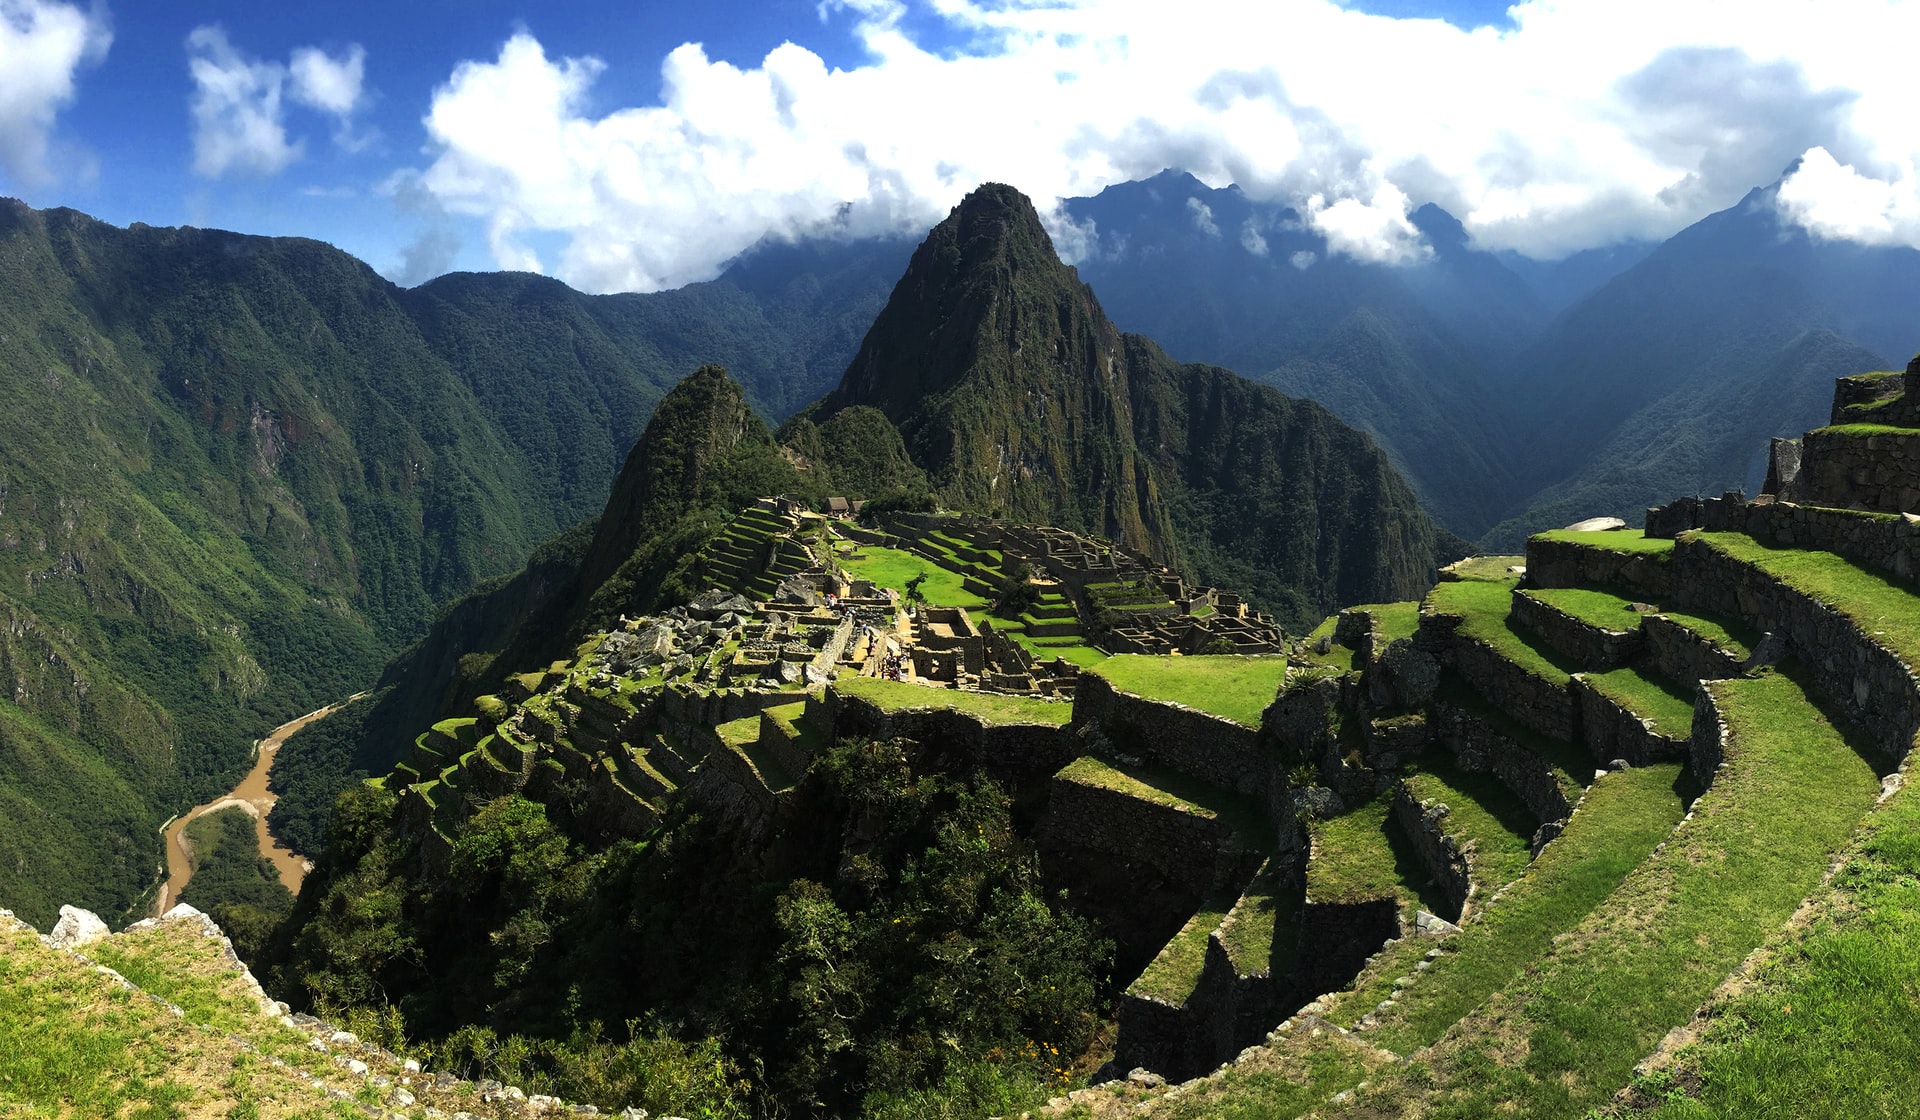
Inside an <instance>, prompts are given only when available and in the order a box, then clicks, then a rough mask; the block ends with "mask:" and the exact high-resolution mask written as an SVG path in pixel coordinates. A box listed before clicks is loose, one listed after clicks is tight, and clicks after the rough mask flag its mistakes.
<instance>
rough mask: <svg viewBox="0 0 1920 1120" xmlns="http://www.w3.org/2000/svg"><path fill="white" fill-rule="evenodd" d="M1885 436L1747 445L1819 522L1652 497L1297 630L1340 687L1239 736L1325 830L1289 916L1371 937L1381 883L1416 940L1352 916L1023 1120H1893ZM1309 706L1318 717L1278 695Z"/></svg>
mask: <svg viewBox="0 0 1920 1120" xmlns="http://www.w3.org/2000/svg"><path fill="white" fill-rule="evenodd" d="M1917 365H1920V363H1917ZM1895 376H1897V375H1882V376H1880V377H1876V378H1870V379H1845V380H1843V381H1842V382H1841V386H1840V392H1839V394H1838V396H1837V399H1836V404H1835V412H1836V416H1838V415H1839V414H1840V413H1841V412H1842V411H1843V410H1846V409H1853V410H1857V409H1858V408H1860V407H1861V405H1860V404H1859V402H1858V401H1855V400H1852V399H1851V397H1852V396H1857V395H1861V394H1864V393H1865V392H1866V391H1867V389H1868V388H1870V389H1872V390H1873V392H1874V393H1875V394H1876V395H1875V396H1874V397H1873V398H1872V399H1871V400H1870V401H1869V406H1870V407H1872V408H1873V409H1874V410H1875V411H1876V412H1877V414H1878V416H1879V417H1880V419H1881V420H1882V423H1881V424H1880V425H1879V427H1888V426H1891V425H1888V424H1886V423H1885V421H1886V420H1888V419H1893V418H1897V417H1899V416H1900V409H1901V408H1903V407H1904V405H1903V404H1902V400H1903V398H1902V397H1901V396H1899V395H1896V394H1894V393H1892V392H1890V391H1889V387H1888V384H1887V382H1888V380H1890V379H1891V378H1893V377H1895ZM1913 376H1915V373H1914V372H1911V371H1910V372H1909V373H1908V374H1907V375H1906V377H1908V378H1911V377H1913ZM1863 386H1864V387H1863ZM1912 422H1920V417H1915V418H1914V421H1912ZM1908 430H1912V431H1913V432H1914V434H1916V435H1920V428H1916V429H1902V432H1903V433H1904V432H1905V431H1908ZM1904 438H1905V436H1904V434H1903V435H1902V436H1901V437H1900V438H1899V439H1893V438H1891V437H1889V435H1888V434H1887V433H1886V432H1882V431H1878V430H1876V431H1875V432H1872V433H1863V432H1850V433H1848V432H1842V433H1838V434H1836V433H1835V432H1834V430H1832V429H1827V430H1824V431H1823V432H1821V433H1809V437H1808V440H1807V441H1806V443H1805V445H1804V446H1803V448H1802V449H1801V457H1800V459H1799V462H1798V464H1797V467H1798V470H1799V476H1798V477H1799V478H1800V479H1801V480H1806V479H1808V478H1813V479H1816V480H1823V481H1821V482H1820V483H1819V486H1823V487H1826V488H1825V489H1818V488H1817V487H1808V486H1806V485H1804V483H1802V484H1796V483H1795V482H1794V481H1793V479H1794V473H1793V468H1794V467H1795V465H1796V464H1794V463H1793V462H1792V461H1791V460H1792V456H1791V454H1790V453H1789V454H1787V455H1786V456H1784V458H1785V459H1786V460H1787V461H1786V462H1784V463H1783V461H1782V460H1783V456H1782V453H1781V452H1780V451H1779V450H1778V449H1776V470H1775V475H1776V483H1777V484H1776V486H1775V487H1774V488H1775V489H1776V490H1780V491H1782V492H1783V493H1784V494H1786V495H1793V494H1796V493H1797V494H1798V496H1799V497H1801V498H1811V497H1814V496H1818V497H1819V498H1820V500H1821V501H1822V502H1824V503H1826V504H1821V505H1814V504H1811V502H1805V503H1803V502H1799V501H1792V500H1789V499H1788V498H1787V497H1783V493H1770V494H1764V495H1762V496H1760V497H1759V498H1757V499H1755V500H1753V501H1746V500H1744V499H1741V498H1739V497H1738V496H1735V495H1729V496H1728V497H1726V498H1722V499H1712V500H1707V501H1700V500H1697V499H1685V500H1683V501H1681V502H1677V503H1675V504H1674V505H1673V506H1671V507H1664V508H1662V509H1659V510H1654V511H1650V512H1649V519H1648V524H1649V526H1650V529H1651V532H1640V531H1632V530H1613V531H1598V532H1579V531H1558V532H1552V533H1543V534H1539V535H1537V536H1535V537H1534V538H1532V539H1531V540H1530V541H1529V542H1528V549H1527V555H1526V556H1525V557H1507V558H1480V559H1477V560H1474V561H1469V562H1466V563H1463V564H1461V565H1457V566H1456V567H1455V568H1453V569H1451V570H1450V571H1448V572H1447V573H1443V575H1444V576H1445V577H1448V578H1445V579H1444V580H1443V582H1442V583H1441V584H1440V585H1438V586H1437V587H1436V588H1435V589H1434V590H1433V591H1432V592H1431V593H1430V594H1429V595H1428V596H1427V598H1426V599H1425V601H1424V602H1423V603H1422V604H1420V607H1419V616H1418V619H1419V621H1418V627H1417V630H1416V631H1415V632H1414V633H1412V634H1411V635H1405V636H1404V637H1396V635H1395V634H1394V633H1393V631H1394V629H1395V627H1394V626H1393V624H1392V621H1390V618H1389V616H1390V614H1391V613H1392V612H1393V611H1395V610H1398V611H1400V612H1402V613H1401V615H1400V617H1401V618H1404V610H1405V608H1365V609H1354V610H1350V611H1348V612H1344V613H1343V614H1342V615H1341V616H1339V617H1338V618H1337V619H1331V620H1329V623H1328V624H1327V625H1326V626H1323V627H1322V628H1321V629H1320V630H1318V631H1316V632H1315V634H1314V635H1311V636H1310V637H1309V650H1310V652H1309V655H1308V658H1307V660H1309V661H1311V662H1312V663H1313V664H1314V665H1316V666H1318V667H1319V668H1318V670H1317V671H1318V672H1320V673H1324V674H1332V675H1334V676H1333V677H1330V679H1339V680H1344V681H1347V682H1351V683H1350V684H1347V685H1342V686H1339V687H1338V688H1337V689H1336V687H1335V686H1333V685H1331V684H1327V685H1319V686H1307V688H1305V689H1303V688H1301V687H1300V686H1298V685H1296V686H1295V688H1294V689H1293V690H1292V693H1291V695H1290V694H1289V693H1288V692H1285V691H1283V693H1282V694H1281V696H1280V697H1279V699H1278V701H1277V702H1276V704H1275V705H1274V707H1273V708H1272V709H1270V710H1269V712H1268V713H1267V718H1266V722H1265V728H1266V730H1267V731H1268V732H1269V733H1270V734H1274V735H1276V736H1277V737H1278V738H1279V739H1280V740H1281V741H1282V742H1284V743H1287V744H1289V746H1290V747H1295V748H1297V747H1300V746H1306V747H1309V748H1311V747H1315V746H1318V747H1319V748H1320V753H1319V754H1318V756H1317V763H1316V765H1317V770H1318V780H1319V782H1320V784H1322V785H1323V786H1324V787H1325V788H1326V789H1327V790H1331V791H1333V792H1334V793H1335V794H1337V796H1338V798H1339V800H1338V802H1336V801H1334V799H1333V798H1330V797H1328V796H1327V795H1326V794H1325V793H1309V794H1308V795H1307V796H1304V797H1303V796H1302V794H1301V793H1300V791H1299V790H1298V789H1296V791H1295V800H1296V803H1297V804H1299V805H1300V807H1301V808H1302V810H1303V812H1305V813H1306V814H1307V815H1309V816H1313V815H1317V814H1319V813H1322V812H1325V811H1327V810H1328V809H1330V810H1332V811H1334V812H1335V814H1336V815H1333V816H1331V817H1324V816H1323V817H1321V818H1320V819H1317V820H1312V821H1310V822H1309V824H1308V826H1307V832H1308V835H1309V837H1310V838H1311V841H1312V847H1311V848H1310V853H1309V858H1308V860H1307V863H1306V867H1305V909H1306V911H1307V912H1308V913H1309V914H1310V913H1311V912H1312V910H1313V909H1314V907H1315V906H1316V905H1317V904H1319V903H1321V902H1322V901H1323V900H1331V901H1333V902H1336V903H1339V904H1343V905H1346V906H1349V907H1353V908H1358V907H1362V906H1366V905H1369V904H1371V905H1372V906H1374V907H1375V912H1376V913H1378V914H1381V915H1384V914H1385V913H1386V909H1387V908H1386V901H1387V900H1388V899H1389V898H1392V897H1393V896H1394V894H1395V892H1401V893H1400V895H1399V899H1400V900H1399V902H1398V905H1399V906H1400V908H1401V909H1402V910H1403V911H1404V910H1405V909H1406V908H1408V907H1409V906H1411V905H1413V904H1414V903H1413V901H1411V900H1410V899H1408V897H1407V895H1406V894H1405V892H1407V891H1409V890H1411V891H1413V892H1414V894H1415V896H1416V897H1418V898H1420V899H1425V900H1430V902H1431V903H1432V910H1433V912H1434V913H1435V914H1436V915H1438V916H1440V917H1444V918H1448V919H1451V922H1449V923H1441V922H1435V921H1431V920H1425V919H1422V920H1420V921H1418V922H1416V923H1413V924H1407V923H1405V922H1404V921H1403V922H1402V924H1401V925H1400V927H1399V928H1393V927H1392V926H1391V925H1390V924H1389V923H1387V922H1386V921H1385V920H1384V919H1383V918H1381V919H1375V920H1376V921H1377V924H1376V925H1374V926H1371V927H1368V928H1369V930H1370V932H1369V933H1368V936H1367V937H1366V938H1364V940H1362V941H1361V943H1360V944H1359V945H1358V946H1354V947H1350V949H1349V951H1350V952H1351V953H1352V954H1354V958H1353V959H1354V968H1353V969H1352V970H1351V971H1350V972H1349V973H1348V975H1346V976H1344V977H1334V976H1331V975H1330V976H1328V977H1327V979H1329V980H1330V981H1336V982H1330V983H1328V984H1327V985H1325V986H1324V987H1322V988H1321V989H1320V990H1318V991H1315V992H1312V993H1309V994H1310V995H1311V996H1312V997H1313V998H1311V999H1305V1000H1303V1001H1302V1004H1301V1005H1300V1006H1298V1007H1297V1008H1296V1009H1291V1011H1290V1014H1289V1015H1288V1016H1287V1017H1286V1018H1285V1020H1284V1021H1282V1022H1280V1023H1279V1024H1278V1025H1277V1026H1276V1027H1274V1028H1273V1029H1272V1030H1271V1031H1270V1032H1268V1033H1267V1034H1266V1035H1265V1036H1264V1037H1263V1038H1261V1039H1258V1040H1256V1041H1257V1042H1258V1043H1259V1045H1255V1046H1252V1047H1250V1048H1248V1049H1246V1050H1244V1051H1240V1052H1235V1053H1231V1054H1227V1053H1223V1054H1221V1057H1220V1059H1219V1061H1223V1062H1225V1064H1224V1065H1220V1066H1219V1069H1218V1072H1216V1073H1215V1074H1214V1075H1213V1076H1211V1077H1208V1078H1204V1079H1201V1080H1196V1081H1192V1082H1189V1083H1186V1084H1183V1085H1176V1086H1173V1087H1171V1088H1166V1089H1162V1088H1160V1087H1159V1086H1158V1084H1157V1082H1158V1079H1157V1078H1155V1077H1152V1076H1149V1075H1147V1074H1146V1073H1144V1072H1141V1073H1139V1074H1138V1075H1137V1076H1135V1077H1134V1078H1132V1079H1130V1080H1128V1081H1124V1082H1117V1083H1115V1084H1114V1085H1111V1086H1107V1087H1105V1088H1103V1089H1100V1090H1089V1091H1086V1092H1081V1093H1076V1094H1074V1096H1075V1097H1076V1098H1078V1099H1077V1100H1075V1101H1072V1102H1069V1101H1065V1100H1062V1101H1060V1102H1059V1105H1058V1107H1057V1108H1055V1109H1054V1110H1053V1111H1062V1110H1066V1109H1068V1108H1072V1109H1075V1110H1078V1111H1080V1112H1081V1113H1082V1114H1087V1113H1091V1114H1093V1115H1097V1116H1106V1115H1120V1114H1123V1113H1124V1114H1127V1115H1135V1114H1141V1113H1144V1114H1147V1115H1161V1116H1172V1117H1189V1116H1208V1117H1214V1116H1225V1117H1252V1116H1259V1117H1292V1116H1308V1115H1312V1116H1364V1117H1389V1116H1395V1117H1398V1116H1429V1117H1439V1116H1448V1117H1452V1116H1459V1117H1468V1116H1491V1115H1516V1116H1532V1117H1584V1116H1597V1115H1604V1116H1629V1115H1631V1116H1661V1117H1683V1116H1684V1117H1696V1116H1742V1117H1745V1116H1809V1115H1834V1116H1894V1115H1901V1114H1903V1112H1904V1110H1905V1109H1906V1108H1907V1107H1908V1103H1907V1102H1910V1100H1911V1096H1910V1095H1908V1094H1909V1093H1910V1088H1911V1086H1910V1082H1911V1080H1912V1079H1911V1077H1910V1076H1909V1075H1908V1074H1907V1073H1905V1072H1904V1069H1905V1063H1904V1062H1903V1060H1902V1059H1901V1058H1899V1057H1897V1056H1896V1055H1897V1054H1898V1053H1900V1048H1901V1047H1902V1046H1904V1045H1906V1044H1907V1043H1908V1042H1910V1041H1911V1039H1912V1029H1913V1021H1912V1016H1911V996H1910V995H1909V994H1907V993H1909V992H1910V990H1911V987H1910V986H1911V984H1912V982H1913V977H1914V976H1915V975H1916V973H1915V965H1914V961H1915V960H1916V959H1920V938H1917V937H1916V934H1915V931H1914V927H1913V924H1912V921H1911V916H1910V915H1909V914H1908V913H1906V912H1905V911H1904V910H1903V909H1902V907H1904V906H1907V905H1909V904H1910V903H1911V901H1912V899H1911V897H1910V896H1911V883H1912V881H1913V875H1914V873H1915V871H1916V870H1920V844H1916V839H1917V838H1920V828H1917V827H1916V825H1915V823H1914V822H1915V820H1916V819H1920V818H1916V816H1915V810H1914V809H1913V807H1912V806H1913V804H1914V802H1913V795H1912V794H1911V793H1910V792H1909V791H1907V790H1906V789H1905V781H1904V779H1905V769H1906V767H1907V766H1908V764H1909V752H1910V751H1911V748H1912V746H1913V742H1914V735H1915V732H1916V730H1920V706H1917V704H1920V676H1916V673H1915V667H1916V666H1920V623H1916V621H1915V620H1920V594H1917V593H1916V590H1915V589H1914V587H1913V585H1912V584H1911V583H1910V582H1909V580H1910V576H1911V573H1913V572H1916V571H1920V567H1916V566H1915V565H1914V564H1913V559H1914V556H1913V553H1912V542H1913V541H1915V540H1920V533H1916V528H1917V527H1916V524H1915V519H1912V518H1911V515H1903V514H1902V512H1901V511H1899V510H1898V509H1897V508H1895V507H1900V506H1904V505H1907V504H1908V502H1909V500H1910V499H1909V497H1908V496H1907V495H1906V492H1905V491H1904V490H1903V489H1902V486H1904V483H1902V482H1901V481H1900V480H1901V479H1902V478H1903V477H1904V476H1903V475H1902V473H1901V472H1902V471H1903V470H1905V468H1904V467H1903V466H1902V465H1901V464H1900V462H1899V458H1898V457H1899V450H1898V449H1899V448H1900V447H1902V446H1904V444H1903V443H1902V442H1901V441H1902V440H1904ZM1849 440H1854V441H1856V442H1853V443H1849V442H1847V441H1849ZM1860 440H1870V441H1873V442H1872V444H1871V446H1870V447H1869V446H1866V445H1865V444H1862V443H1859V442H1857V441H1860ZM1823 441H1824V442H1823ZM1836 447H1838V448H1841V449H1840V450H1836ZM1836 457H1838V458H1840V459H1842V460H1849V461H1850V465H1849V466H1846V467H1844V468H1843V467H1840V466H1836V465H1835V462H1834V460H1835V458H1836ZM1889 460H1890V461H1889ZM1868 461H1870V462H1871V463H1872V464H1874V465H1873V467H1872V469H1863V468H1862V467H1861V464H1862V463H1863V462H1868ZM1782 478H1784V482H1782V481H1780V480H1781V479H1782ZM1836 480H1838V481H1836ZM1796 486H1797V489H1796ZM1913 493H1914V494H1915V495H1920V488H1916V489H1915V490H1914V491H1913ZM1889 495H1898V496H1895V497H1889ZM1847 507H1852V508H1847ZM1654 534H1663V535H1654ZM1398 629H1400V630H1401V632H1402V633H1403V634H1404V624H1402V625H1401V626H1400V627H1399V628H1398ZM1316 689H1317V690H1318V691H1321V692H1324V693H1326V697H1325V700H1324V703H1323V704H1320V705H1315V704H1309V703H1306V702H1305V701H1304V699H1293V697H1299V696H1301V695H1302V693H1306V692H1312V691H1315V690H1316ZM1302 726H1305V727H1307V728H1309V729H1310V732H1309V733H1308V734H1306V735H1304V736H1303V735H1302V734H1301V732H1300V731H1299V728H1300V727H1302ZM1415 727H1418V728H1419V730H1414V728H1415ZM1294 776H1295V777H1296V778H1304V777H1305V775H1304V773H1302V772H1300V771H1298V770H1296V771H1295V774H1294ZM1388 789H1391V791H1392V792H1391V794H1390V795H1389V794H1387V793H1386V792H1385V791H1386V790H1388ZM1315 803H1318V805H1324V806H1326V808H1325V809H1322V808H1318V807H1317V806H1316V804H1315ZM1389 804H1390V806H1391V807H1390V808H1389V807H1388V805H1389ZM1349 806H1352V807H1351V808H1349ZM1535 822H1538V828H1537V830H1535V831H1534V832H1533V833H1532V835H1531V836H1530V837H1527V839H1526V840H1524V841H1522V840H1521V838H1522V837H1523V836H1526V834H1527V830H1528V827H1529V826H1530V825H1532V824H1534V823H1535ZM1396 828H1397V835H1396ZM1382 840H1384V843H1383V842H1382ZM1396 845H1404V846H1406V847H1410V848H1411V849H1412V850H1413V854H1414V856H1415V857H1416V858H1414V859H1412V860H1405V859H1402V860H1401V861H1399V862H1398V863H1397V864H1396V863H1395V862H1393V861H1391V860H1390V859H1389V855H1390V854H1391V853H1393V851H1394V849H1395V846H1396ZM1370 848H1371V850H1372V854H1371V856H1369V855H1368V854H1367V853H1368V850H1369V849H1370ZM1334 857H1337V858H1334ZM1529 857H1531V858H1529ZM1836 857H1837V858H1838V862H1836ZM1322 863H1325V864H1327V866H1325V867H1321V866H1319V865H1320V864H1322ZM1409 867H1411V868H1413V869H1414V870H1415V872H1416V873H1415V874H1413V875H1408V874H1405V872H1406V870H1407V869H1408V868H1409ZM1396 871H1399V872H1401V874H1400V875H1399V876H1398V878H1396V877H1395V872H1396ZM1420 872H1424V874H1425V881H1424V882H1422V880H1421V877H1420V874H1419V873H1420ZM1355 921H1356V928H1358V927H1357V923H1358V921H1359V919H1358V918H1357V917H1356V919H1355ZM1453 923H1457V928H1456V927H1455V925H1454V924H1453ZM1220 940H1222V941H1224V938H1221V939H1220ZM1298 951H1299V950H1296V952H1298ZM1362 957H1364V960H1361V959H1360V958H1362ZM1895 1007H1899V1008H1904V1009H1906V1010H1905V1011H1901V1012H1890V1011H1889V1009H1890V1008H1895ZM1124 1025H1125V1024H1124V1020H1123V1038H1122V1054H1121V1056H1122V1058H1123V1063H1122V1064H1124V1059H1125V1057H1126V1056H1127V1053H1126V1049H1125V1037H1124V1034H1125V1032H1124ZM1903 1040H1904V1041H1903ZM1877 1063H1886V1064H1887V1065H1888V1066H1891V1067H1899V1071H1897V1072H1896V1071H1891V1070H1889V1071H1887V1072H1883V1070H1882V1067H1881V1065H1879V1064H1877ZM1216 1064H1218V1063H1217V1062H1216ZM1151 1068H1154V1069H1155V1071H1156V1072H1163V1071H1161V1070H1160V1069H1159V1067H1151ZM1178 1072H1179V1073H1180V1074H1184V1075H1189V1076H1190V1075H1191V1073H1192V1071H1186V1070H1182V1071H1178Z"/></svg>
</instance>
